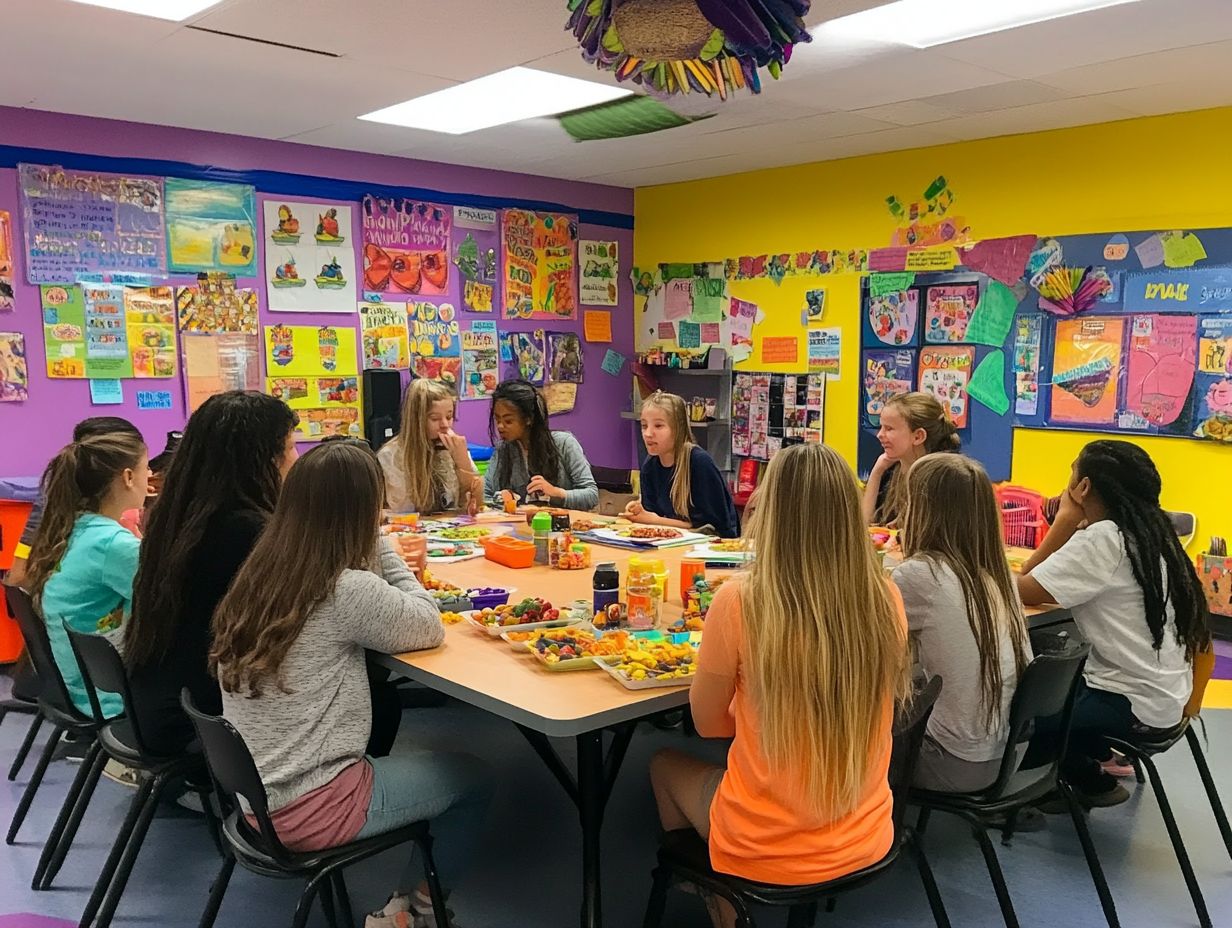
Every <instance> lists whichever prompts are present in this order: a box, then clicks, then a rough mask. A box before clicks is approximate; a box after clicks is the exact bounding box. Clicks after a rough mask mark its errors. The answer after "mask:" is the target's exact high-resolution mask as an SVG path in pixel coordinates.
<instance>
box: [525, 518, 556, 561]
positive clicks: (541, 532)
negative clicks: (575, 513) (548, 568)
mask: <svg viewBox="0 0 1232 928" xmlns="http://www.w3.org/2000/svg"><path fill="white" fill-rule="evenodd" d="M530 530H531V531H532V532H533V533H534V535H535V563H536V564H546V563H548V536H549V535H550V534H552V517H551V516H550V515H548V514H547V513H546V512H537V513H535V517H534V518H533V519H531V520H530Z"/></svg>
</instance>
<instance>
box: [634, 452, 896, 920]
mask: <svg viewBox="0 0 1232 928" xmlns="http://www.w3.org/2000/svg"><path fill="white" fill-rule="evenodd" d="M750 534H751V536H752V539H753V541H752V545H753V552H754V560H753V562H752V566H751V567H750V568H749V569H748V570H747V571H746V572H744V573H741V574H738V575H736V576H735V577H734V578H733V579H732V580H730V581H728V582H727V583H725V584H724V585H723V587H722V588H721V589H720V590H719V592H718V594H717V595H716V596H715V599H714V603H713V605H712V606H711V608H710V612H709V613H708V615H707V618H706V637H705V641H704V642H703V644H702V647H701V653H700V655H699V659H698V667H697V676H696V679H695V680H694V683H693V686H692V689H691V693H690V700H689V701H690V705H691V706H692V710H693V719H694V722H695V724H696V726H697V731H698V733H699V734H701V735H702V736H703V737H708V738H733V739H734V740H733V742H732V746H731V749H730V750H729V751H728V755H727V767H726V768H725V769H724V768H721V767H712V766H710V765H708V764H705V763H703V762H701V761H698V760H696V759H693V758H691V757H689V756H687V755H684V754H681V753H679V752H676V751H664V752H661V753H660V754H659V755H657V756H656V757H655V759H654V761H653V762H652V765H651V780H652V782H653V784H654V789H655V798H656V800H657V802H658V806H659V817H660V819H661V821H662V823H663V827H664V828H665V829H668V830H675V829H680V828H688V827H692V828H694V829H696V830H697V831H698V833H699V834H701V835H702V837H703V838H707V839H708V843H709V847H710V860H711V862H712V864H713V865H714V867H715V869H717V870H719V871H720V872H723V873H732V874H735V875H737V876H741V877H745V878H747V879H751V880H757V881H760V882H765V883H775V884H782V885H804V884H809V883H818V882H822V881H825V880H832V879H836V878H837V877H840V876H843V875H844V874H846V873H850V872H852V871H855V870H858V869H860V868H862V867H866V866H869V865H870V864H873V863H875V862H876V861H878V860H880V859H881V858H882V857H883V856H884V855H885V853H886V852H887V851H888V850H889V848H890V845H891V843H892V841H893V836H894V826H893V823H892V821H891V811H892V807H893V800H892V798H891V794H890V788H889V784H888V783H887V780H886V775H887V772H888V769H889V763H890V749H891V723H892V718H893V711H894V707H895V705H896V702H897V701H899V700H901V699H903V698H905V697H906V694H907V692H908V685H909V677H908V672H907V671H908V655H907V629H906V620H905V618H904V616H903V611H902V601H901V597H900V596H899V594H898V591H897V590H896V589H895V588H894V587H893V586H892V585H891V584H890V583H888V582H887V581H886V579H885V576H884V574H883V573H882V570H881V566H880V564H879V563H878V561H877V558H876V555H875V553H874V551H873V547H872V544H871V542H870V541H869V536H868V531H867V530H866V529H865V526H864V520H863V518H862V517H861V514H860V490H859V486H858V484H857V483H856V478H855V474H854V473H852V471H851V468H850V467H848V465H847V464H846V463H845V462H844V461H843V459H842V458H841V457H839V455H838V454H837V453H836V452H835V451H833V450H832V449H830V448H828V447H826V446H825V445H817V444H803V445H793V446H791V447H788V448H784V449H783V450H782V451H780V452H779V453H778V454H776V455H775V456H774V458H773V459H772V460H771V462H770V466H769V468H768V469H767V471H766V479H765V482H764V484H763V490H762V494H761V505H760V506H759V507H758V510H757V512H756V514H755V515H754V517H753V523H752V525H751V526H750ZM730 914H731V913H730V912H727V913H726V914H725V916H724V917H728V916H730Z"/></svg>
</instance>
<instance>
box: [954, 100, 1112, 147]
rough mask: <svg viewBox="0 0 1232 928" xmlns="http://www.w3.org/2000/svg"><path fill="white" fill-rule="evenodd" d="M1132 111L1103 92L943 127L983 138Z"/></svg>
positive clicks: (1084, 122)
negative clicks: (1118, 104) (1117, 103)
mask: <svg viewBox="0 0 1232 928" xmlns="http://www.w3.org/2000/svg"><path fill="white" fill-rule="evenodd" d="M1134 115H1135V114H1134V113H1133V112H1132V111H1131V110H1129V109H1126V108H1125V107H1121V106H1117V105H1116V104H1115V103H1113V102H1112V101H1110V100H1109V99H1108V95H1107V94H1104V95H1102V96H1098V97H1078V98H1075V99H1071V100H1056V101H1054V102H1052V103H1035V104H1032V105H1031V106H1017V107H1014V108H1012V109H1007V110H1000V111H998V112H995V113H980V114H979V115H976V116H963V117H960V118H958V119H952V120H949V121H948V122H946V123H945V125H944V129H945V131H946V132H949V133H952V134H953V135H954V136H955V137H956V138H960V139H985V138H993V137H994V136H999V135H1018V134H1020V133H1023V132H1042V131H1044V130H1046V129H1061V128H1065V127H1067V126H1086V125H1091V124H1093V123H1100V122H1113V121H1115V120H1118V119H1130V118H1132V117H1133V116H1134Z"/></svg>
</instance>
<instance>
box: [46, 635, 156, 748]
mask: <svg viewBox="0 0 1232 928" xmlns="http://www.w3.org/2000/svg"><path fill="white" fill-rule="evenodd" d="M64 631H65V633H66V634H67V635H68V643H69V644H70V645H71V646H72V648H73V654H74V655H76V657H77V665H78V666H79V667H80V668H81V678H82V679H83V680H84V681H85V684H86V695H87V696H88V697H89V699H90V711H91V712H92V713H94V721H96V722H97V723H98V724H100V725H102V724H103V723H104V722H106V721H107V716H106V715H105V714H104V713H103V708H102V706H101V705H100V704H99V699H98V694H99V692H100V691H102V692H104V693H115V694H116V695H117V696H119V697H120V699H121V700H123V702H124V714H125V718H126V719H127V720H128V723H129V727H130V728H131V730H132V735H133V742H134V743H133V744H132V747H134V748H136V749H137V751H138V752H139V753H141V754H150V753H151V752H150V750H149V749H148V748H147V747H146V743H145V739H144V738H142V737H141V727H140V725H138V723H137V715H136V713H135V712H133V694H132V687H131V686H129V683H128V671H127V670H125V669H124V659H123V658H122V657H120V652H119V651H117V650H116V647H115V645H113V644H112V643H111V642H110V641H108V640H107V639H106V638H104V637H103V636H102V635H99V634H95V633H93V632H79V631H76V630H74V629H72V628H70V627H69V625H68V623H67V622H65V623H64Z"/></svg>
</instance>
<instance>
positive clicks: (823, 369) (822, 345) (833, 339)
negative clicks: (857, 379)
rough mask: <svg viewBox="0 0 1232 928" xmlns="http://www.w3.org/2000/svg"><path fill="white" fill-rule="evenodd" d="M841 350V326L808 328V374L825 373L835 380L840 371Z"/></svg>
mask: <svg viewBox="0 0 1232 928" xmlns="http://www.w3.org/2000/svg"><path fill="white" fill-rule="evenodd" d="M842 352H843V330H842V329H841V328H830V329H809V330H808V370H809V373H810V374H825V375H826V376H827V377H829V378H830V379H832V380H837V379H838V377H839V374H840V372H841V368H840V358H841V356H842Z"/></svg>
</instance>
